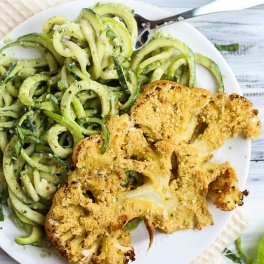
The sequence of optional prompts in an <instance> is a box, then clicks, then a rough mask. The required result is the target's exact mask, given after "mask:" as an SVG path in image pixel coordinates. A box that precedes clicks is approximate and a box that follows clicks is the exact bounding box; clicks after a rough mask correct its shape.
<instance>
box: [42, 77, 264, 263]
mask: <svg viewBox="0 0 264 264" xmlns="http://www.w3.org/2000/svg"><path fill="white" fill-rule="evenodd" d="M257 114H258V112H257V110H256V109H254V108H253V106H252V103H251V102H250V101H249V100H247V99H246V98H245V97H242V96H240V95H236V94H231V95H227V94H225V93H217V94H216V95H214V96H212V95H211V94H210V92H209V91H207V90H205V89H200V88H194V89H189V88H187V87H185V86H183V85H180V84H177V83H174V82H170V81H157V82H154V83H151V84H149V85H146V86H144V87H143V88H142V93H141V94H140V95H139V98H138V100H137V101H136V103H135V104H134V105H133V107H132V108H131V111H130V114H123V115H121V116H114V117H112V118H111V119H110V120H109V122H108V128H109V131H110V142H109V147H108V149H107V151H106V152H105V153H104V154H103V155H102V154H101V148H102V145H103V139H102V137H101V136H100V135H93V136H90V137H88V138H85V139H84V140H82V141H81V142H79V143H78V144H77V146H76V147H75V149H74V153H73V162H74V165H75V169H74V171H71V172H70V173H69V177H68V183H67V184H65V185H63V186H61V187H60V188H59V190H58V191H57V192H56V194H55V196H54V199H53V203H52V207H51V209H50V211H49V213H48V215H47V218H46V225H45V227H46V233H47V235H48V237H49V239H50V240H51V241H52V243H53V245H54V246H55V247H56V248H57V249H58V250H59V251H60V252H61V254H62V255H63V256H64V257H65V258H66V259H67V260H68V261H69V263H93V264H95V263H113V264H118V263H127V262H128V261H129V260H132V261H133V260H134V259H135V253H134V249H133V247H132V246H131V237H130V233H129V232H128V231H126V230H124V228H123V227H124V226H125V225H126V224H127V223H128V222H129V221H130V220H132V219H134V218H136V217H140V218H142V219H144V221H145V224H146V227H147V229H148V231H149V234H150V245H151V243H152V239H153V234H154V229H155V228H158V229H159V230H161V231H162V232H165V233H173V232H175V231H177V230H183V229H190V228H191V229H202V228H204V227H205V226H207V225H212V224H213V219H212V216H211V214H210V212H209V210H208V207H207V197H208V196H210V197H211V198H212V201H213V203H214V204H215V205H216V206H217V207H218V208H219V209H221V210H224V211H227V210H233V209H234V208H235V207H236V205H242V204H243V196H244V195H245V194H247V193H246V191H244V192H242V191H240V190H239V188H238V179H237V175H236V172H235V170H234V169H233V167H232V165H231V164H230V163H229V162H224V163H222V164H217V163H213V162H211V161H210V159H211V158H212V157H213V155H212V152H213V151H215V150H217V149H218V148H219V147H221V146H222V145H223V144H224V142H225V141H226V140H227V139H229V138H232V137H235V136H237V135H238V134H242V135H244V136H245V137H246V138H249V139H255V138H257V137H258V136H259V135H260V131H261V123H260V120H259V118H258V116H257ZM131 172H132V174H133V173H134V174H136V175H137V176H138V177H139V180H138V181H137V184H136V185H135V184H131V183H128V180H129V178H128V175H129V173H131ZM134 174H133V175H134Z"/></svg>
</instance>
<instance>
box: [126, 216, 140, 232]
mask: <svg viewBox="0 0 264 264" xmlns="http://www.w3.org/2000/svg"><path fill="white" fill-rule="evenodd" d="M141 220H142V219H141V218H140V217H135V218H133V219H132V220H130V221H129V222H128V223H127V224H126V225H125V226H124V227H123V230H128V231H132V230H134V229H136V228H137V226H138V225H139V223H140V222H141Z"/></svg>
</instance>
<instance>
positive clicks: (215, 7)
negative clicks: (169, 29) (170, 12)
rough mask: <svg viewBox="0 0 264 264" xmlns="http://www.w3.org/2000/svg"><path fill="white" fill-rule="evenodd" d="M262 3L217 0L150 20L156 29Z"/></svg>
mask: <svg viewBox="0 0 264 264" xmlns="http://www.w3.org/2000/svg"><path fill="white" fill-rule="evenodd" d="M260 4H264V0H215V1H213V2H210V3H208V4H205V5H202V6H199V7H197V8H194V9H191V10H188V11H186V12H183V13H180V14H178V15H175V16H170V17H167V18H164V19H160V20H156V21H150V29H154V28H157V27H158V28H159V27H162V26H165V25H169V24H172V23H175V22H178V21H182V20H185V19H188V18H193V17H197V16H202V15H207V14H212V13H218V12H225V11H234V10H241V9H246V8H249V7H253V6H257V5H260Z"/></svg>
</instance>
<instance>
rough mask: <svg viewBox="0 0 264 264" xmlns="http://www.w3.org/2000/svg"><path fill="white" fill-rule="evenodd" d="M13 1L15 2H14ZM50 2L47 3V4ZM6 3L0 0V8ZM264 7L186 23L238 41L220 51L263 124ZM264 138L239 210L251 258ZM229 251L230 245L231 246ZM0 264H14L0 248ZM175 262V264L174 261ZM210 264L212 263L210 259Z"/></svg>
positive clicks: (259, 219) (257, 233)
mask: <svg viewBox="0 0 264 264" xmlns="http://www.w3.org/2000/svg"><path fill="white" fill-rule="evenodd" d="M13 2H14V1H13ZM47 2H49V1H47ZM142 2H148V3H151V4H154V5H157V6H161V7H163V8H165V9H168V10H169V11H170V12H175V13H178V12H179V11H185V10H187V9H189V8H193V7H196V6H197V5H200V4H204V3H207V2H209V1H205V0H184V1H183V0H181V1H179V0H178V1H176V0H170V1H168V0H167V1H166V2H165V1H163V0H148V1H142ZM4 4H8V2H7V1H3V0H0V5H4ZM263 13H264V5H261V6H258V7H255V8H250V9H247V10H243V11H234V12H229V13H221V14H214V15H208V16H203V17H199V18H195V19H192V20H189V21H188V22H189V23H190V24H192V25H193V26H194V27H195V28H197V29H198V30H199V31H200V32H202V33H203V34H204V35H205V36H206V37H207V38H208V39H209V40H210V41H211V42H212V43H217V44H229V43H234V42H237V43H239V44H240V49H239V51H237V52H234V53H230V52H222V54H223V56H224V57H225V58H226V60H227V62H228V63H229V65H230V67H231V68H232V70H233V72H234V73H235V75H236V77H237V80H238V82H239V84H240V87H241V89H242V92H243V93H244V95H246V96H247V97H248V98H249V99H250V100H251V101H252V102H253V103H254V105H255V107H256V108H258V109H259V110H260V117H261V119H262V123H264V103H263V102H264V73H263V70H264V50H263V49H264V34H263V32H264V20H263ZM263 154H264V135H263V133H262V135H261V137H260V138H259V139H258V140H257V141H255V142H253V143H252V155H251V163H250V170H249V176H248V179H247V182H246V188H247V190H248V191H249V193H250V195H249V196H248V197H247V198H246V199H245V204H244V206H243V207H242V211H243V213H244V215H245V216H246V217H247V218H248V219H249V221H250V225H249V227H248V228H247V229H246V230H245V231H244V232H243V234H242V243H243V245H244V247H245V249H246V251H248V252H249V253H250V254H251V255H253V256H254V255H255V254H256V252H255V251H256V244H257V243H258V241H259V240H260V238H261V236H263V235H264V214H263V212H264V192H263V190H264V157H263ZM230 248H232V246H230ZM0 263H1V264H4V263H10V264H11V263H15V262H14V261H13V260H12V259H11V258H10V257H8V256H7V255H6V254H5V253H4V252H3V251H2V250H1V249H0ZM175 263H177V262H175ZM212 263H214V262H213V260H212Z"/></svg>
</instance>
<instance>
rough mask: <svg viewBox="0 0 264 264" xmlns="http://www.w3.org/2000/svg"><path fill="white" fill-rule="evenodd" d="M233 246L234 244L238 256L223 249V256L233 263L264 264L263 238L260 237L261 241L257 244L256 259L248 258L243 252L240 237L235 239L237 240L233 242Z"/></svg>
mask: <svg viewBox="0 0 264 264" xmlns="http://www.w3.org/2000/svg"><path fill="white" fill-rule="evenodd" d="M235 244H236V248H237V251H238V253H239V256H238V254H236V253H233V252H232V251H230V250H229V249H225V256H226V257H227V258H229V259H231V260H232V261H233V262H234V263H243V262H242V260H243V261H244V263H246V264H264V236H263V237H262V239H261V240H260V242H259V244H258V249H257V259H254V258H252V257H250V256H249V255H248V254H247V253H246V252H245V250H244V249H243V248H242V244H241V236H239V237H238V238H237V240H236V241H235Z"/></svg>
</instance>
